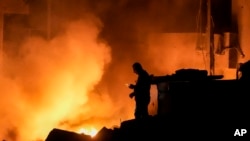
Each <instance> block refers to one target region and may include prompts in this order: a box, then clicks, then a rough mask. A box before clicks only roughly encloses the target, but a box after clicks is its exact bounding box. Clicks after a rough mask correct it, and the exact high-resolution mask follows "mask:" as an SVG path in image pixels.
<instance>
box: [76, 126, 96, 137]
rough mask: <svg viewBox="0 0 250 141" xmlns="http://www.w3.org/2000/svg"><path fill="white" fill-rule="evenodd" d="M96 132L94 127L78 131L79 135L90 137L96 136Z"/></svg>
mask: <svg viewBox="0 0 250 141" xmlns="http://www.w3.org/2000/svg"><path fill="white" fill-rule="evenodd" d="M97 132H98V130H97V129H96V128H94V127H89V128H81V129H80V130H79V133H80V134H85V135H90V136H91V137H94V136H95V135H96V134H97Z"/></svg>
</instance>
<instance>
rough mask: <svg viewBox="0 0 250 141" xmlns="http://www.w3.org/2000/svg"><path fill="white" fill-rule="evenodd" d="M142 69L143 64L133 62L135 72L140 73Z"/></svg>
mask: <svg viewBox="0 0 250 141" xmlns="http://www.w3.org/2000/svg"><path fill="white" fill-rule="evenodd" d="M142 69H143V68H142V66H141V64H140V63H138V62H135V63H134V64H133V70H134V72H135V73H136V74H138V73H139V72H140V71H141V70H142Z"/></svg>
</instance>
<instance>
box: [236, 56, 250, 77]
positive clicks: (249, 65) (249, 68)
mask: <svg viewBox="0 0 250 141" xmlns="http://www.w3.org/2000/svg"><path fill="white" fill-rule="evenodd" d="M239 71H240V72H241V77H240V78H239V80H243V81H249V80H250V60H249V61H247V62H245V63H241V64H240V68H239Z"/></svg>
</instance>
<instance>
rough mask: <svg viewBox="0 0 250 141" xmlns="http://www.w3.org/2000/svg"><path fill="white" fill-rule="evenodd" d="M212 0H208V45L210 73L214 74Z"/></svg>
mask: <svg viewBox="0 0 250 141" xmlns="http://www.w3.org/2000/svg"><path fill="white" fill-rule="evenodd" d="M211 29H212V28H211V0H207V47H208V52H209V74H210V75H214V46H213V43H212V42H213V33H211V31H212V30H211Z"/></svg>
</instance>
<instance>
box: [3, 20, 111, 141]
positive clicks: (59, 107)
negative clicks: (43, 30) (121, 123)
mask: <svg viewBox="0 0 250 141" xmlns="http://www.w3.org/2000/svg"><path fill="white" fill-rule="evenodd" d="M100 27H101V23H100V21H98V19H92V17H91V18H89V19H85V20H80V21H76V22H73V23H71V24H70V25H69V26H68V27H67V29H66V30H65V33H64V34H62V35H60V36H57V37H56V38H54V39H52V40H51V41H46V40H44V39H42V38H40V37H32V38H29V39H28V40H27V41H26V42H25V43H24V44H23V45H21V47H20V50H19V56H18V57H17V58H8V57H5V59H4V60H3V67H2V70H1V75H0V89H1V100H0V103H1V106H0V115H1V120H0V125H1V129H0V134H1V137H0V138H1V139H6V140H34V139H44V138H45V137H46V136H47V134H48V133H49V131H50V130H51V129H52V128H56V127H58V128H59V127H60V128H65V129H69V130H70V129H71V130H72V129H74V128H73V127H71V126H69V127H66V125H62V124H61V123H60V122H63V121H65V120H73V121H74V120H79V121H81V120H83V119H79V116H78V115H80V114H84V115H86V116H85V118H88V117H89V116H98V115H103V114H102V113H100V112H98V110H99V109H100V107H96V106H95V104H97V103H100V102H103V104H102V106H103V107H102V110H104V111H105V110H107V109H110V107H111V105H112V101H110V100H109V99H110V98H109V97H108V96H106V94H103V95H101V96H99V95H98V96H96V95H95V93H91V91H93V89H94V86H95V85H97V83H98V82H99V81H100V79H101V78H102V75H103V72H104V70H105V68H106V67H107V65H108V64H109V63H110V61H111V56H110V54H111V50H110V47H109V46H108V45H107V44H106V43H104V42H102V41H99V40H98V38H97V36H98V33H99V32H100ZM91 99H94V100H91ZM77 118H78V119H77ZM99 126H100V125H99Z"/></svg>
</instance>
